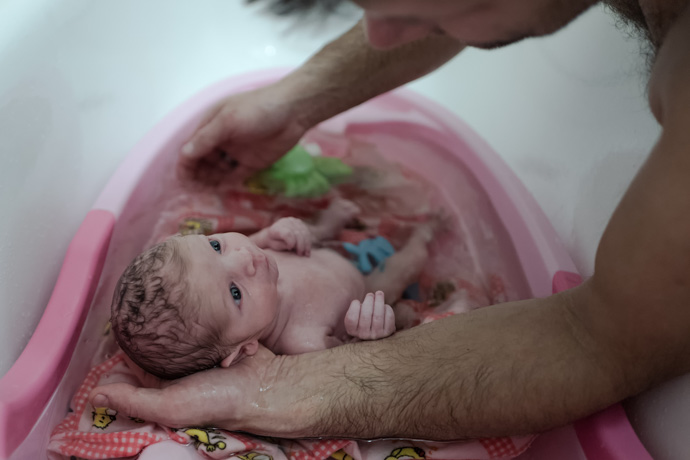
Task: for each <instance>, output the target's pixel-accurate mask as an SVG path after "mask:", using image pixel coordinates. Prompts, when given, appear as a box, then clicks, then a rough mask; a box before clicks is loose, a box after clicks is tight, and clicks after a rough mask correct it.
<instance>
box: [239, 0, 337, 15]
mask: <svg viewBox="0 0 690 460" xmlns="http://www.w3.org/2000/svg"><path fill="white" fill-rule="evenodd" d="M257 1H258V2H264V3H267V4H268V9H269V10H271V11H272V12H273V13H275V14H277V15H280V16H287V15H289V14H302V13H307V12H312V11H320V12H322V13H332V12H334V11H335V10H336V9H337V8H338V6H340V4H341V3H343V2H342V0H247V3H256V2H257Z"/></svg>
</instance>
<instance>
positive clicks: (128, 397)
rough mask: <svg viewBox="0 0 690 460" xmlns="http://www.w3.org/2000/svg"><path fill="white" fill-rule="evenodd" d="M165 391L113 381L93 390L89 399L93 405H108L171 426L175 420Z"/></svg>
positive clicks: (121, 411) (128, 413) (134, 415)
mask: <svg viewBox="0 0 690 460" xmlns="http://www.w3.org/2000/svg"><path fill="white" fill-rule="evenodd" d="M163 391H164V390H159V389H155V388H140V387H135V386H132V385H129V384H126V383H113V384H110V385H103V386H99V387H96V388H94V389H93V390H91V393H90V394H89V401H91V404H92V405H93V407H107V408H109V409H114V410H116V411H117V412H118V413H122V414H125V415H129V416H130V417H135V418H140V419H142V420H145V421H147V422H158V423H161V424H163V425H167V426H171V422H174V420H171V419H170V418H169V416H170V414H168V410H167V407H166V404H165V401H164V398H163ZM168 403H169V402H168Z"/></svg>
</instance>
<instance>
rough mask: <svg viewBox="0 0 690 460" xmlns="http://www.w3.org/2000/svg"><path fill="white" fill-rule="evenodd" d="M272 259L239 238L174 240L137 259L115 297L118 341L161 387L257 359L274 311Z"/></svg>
mask: <svg viewBox="0 0 690 460" xmlns="http://www.w3.org/2000/svg"><path fill="white" fill-rule="evenodd" d="M277 281H278V268H277V265H276V263H275V260H274V259H273V257H271V256H270V255H269V254H267V253H265V252H264V251H263V250H261V249H259V247H257V246H256V245H255V244H254V243H252V242H251V241H250V240H249V238H247V237H246V236H244V235H242V234H239V233H224V234H218V235H211V236H203V235H190V236H184V237H180V236H175V237H172V238H169V239H168V240H166V241H165V242H163V243H160V244H157V245H155V246H154V247H152V248H151V249H149V250H147V251H146V252H144V253H143V254H140V255H139V256H137V258H135V259H134V260H133V261H132V263H130V264H129V266H128V267H127V268H126V269H125V271H124V273H123V274H122V276H121V277H120V280H119V281H118V283H117V286H116V288H115V293H114V295H113V303H112V306H111V321H112V326H113V332H114V334H115V338H116V340H117V342H118V344H119V345H120V347H121V348H122V349H123V350H124V352H125V353H127V355H128V356H129V357H130V358H131V359H132V360H133V361H134V362H135V363H136V364H138V365H139V366H140V367H141V368H142V369H144V370H146V371H147V372H150V373H151V374H153V375H156V376H158V377H161V378H165V379H174V378H179V377H183V376H185V375H188V374H192V373H194V372H197V371H200V370H204V369H208V368H211V367H214V366H217V365H218V364H221V365H222V366H225V367H227V366H229V365H230V364H232V363H233V362H235V361H236V360H238V359H241V358H242V357H243V356H245V355H252V354H254V353H255V352H256V349H257V347H258V341H259V340H260V339H261V338H262V337H263V336H264V335H266V334H268V333H269V332H270V330H271V328H272V326H273V324H274V321H275V318H276V314H277V311H278V293H277Z"/></svg>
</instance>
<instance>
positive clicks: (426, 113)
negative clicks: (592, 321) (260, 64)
mask: <svg viewBox="0 0 690 460" xmlns="http://www.w3.org/2000/svg"><path fill="white" fill-rule="evenodd" d="M288 72H289V69H271V70H262V71H257V72H252V73H248V74H244V75H241V76H236V77H231V78H229V79H226V80H223V81H221V82H219V83H216V84H214V85H212V86H210V87H208V88H207V89H205V90H202V91H201V92H199V93H198V94H196V95H194V96H192V97H191V98H189V99H188V100H187V101H186V102H184V103H182V104H181V105H180V106H178V107H177V108H176V109H175V110H173V111H172V112H171V113H170V114H168V115H167V116H166V117H164V118H163V119H162V120H161V121H160V122H159V123H158V124H157V125H156V126H155V127H154V128H153V129H152V130H151V131H150V132H149V133H148V134H147V135H146V136H144V138H143V139H142V140H141V141H140V142H139V143H137V145H136V146H135V147H134V148H133V149H132V151H131V152H130V153H129V154H128V156H127V157H126V158H125V160H124V161H123V162H122V163H121V165H120V166H119V167H118V169H117V170H116V172H115V173H114V174H113V176H112V177H111V179H110V181H109V182H108V183H107V185H106V187H105V188H104V190H103V192H102V193H101V194H100V196H99V197H98V199H97V200H96V203H95V205H94V207H93V210H92V211H90V212H89V214H88V215H87V217H86V219H85V220H84V222H83V224H82V226H81V227H80V229H79V231H78V232H77V234H76V235H75V237H74V239H73V240H72V243H71V244H70V248H69V249H68V252H67V255H66V256H65V259H64V262H63V265H62V268H61V271H60V276H59V278H58V282H57V283H56V285H55V288H54V290H53V294H52V296H51V298H50V301H49V303H48V306H47V307H46V311H45V313H44V315H43V317H42V318H41V321H40V322H39V325H38V327H37V329H36V331H35V332H34V334H33V336H32V338H31V340H30V341H29V344H28V345H27V347H26V348H25V350H24V351H23V352H22V354H21V355H20V357H19V359H18V360H17V361H16V362H15V364H14V365H13V366H12V368H11V369H10V371H9V372H8V373H7V374H6V375H5V376H4V377H3V378H2V379H0V458H6V457H9V455H11V453H12V452H13V451H14V450H15V449H16V448H17V447H18V446H19V444H21V442H22V441H23V440H24V439H25V437H26V436H27V435H28V433H29V432H30V430H31V428H32V426H33V425H34V423H35V422H36V420H38V418H39V416H40V415H41V412H42V407H43V406H44V405H45V404H46V403H47V402H48V400H49V399H50V397H51V396H52V394H53V392H54V391H55V389H56V388H57V385H58V383H59V382H60V380H61V379H62V377H63V376H64V373H65V370H66V368H67V364H68V362H69V360H68V359H66V358H68V357H71V355H72V353H73V351H74V347H75V346H76V341H77V338H78V336H79V333H80V332H81V327H82V325H83V322H84V319H85V317H86V313H87V312H88V310H89V308H90V305H91V300H92V298H93V294H94V291H95V289H96V286H97V285H98V282H99V278H100V274H101V270H102V268H103V262H104V259H105V254H106V252H107V248H108V245H109V242H110V237H111V234H112V231H113V226H114V224H115V221H116V220H117V218H118V216H119V215H120V213H121V211H122V209H123V207H124V205H125V203H126V202H127V199H128V198H129V196H130V195H131V193H132V191H133V190H134V188H135V186H136V185H137V184H138V182H139V180H140V178H141V176H142V174H143V173H144V172H145V170H146V168H147V166H148V165H149V164H150V163H151V161H152V160H153V158H154V157H155V154H156V153H157V152H159V150H160V149H161V147H162V146H163V145H164V144H165V143H166V142H167V141H168V140H169V139H170V137H171V136H172V135H173V134H174V133H176V132H178V130H180V129H181V128H182V127H183V126H185V124H187V123H189V120H190V119H191V118H193V117H197V118H198V117H200V116H201V114H203V112H204V111H205V110H206V109H207V108H208V107H209V106H210V105H212V104H213V103H214V102H216V101H217V100H219V99H221V98H223V97H225V96H227V95H229V94H232V93H237V92H241V91H246V90H248V89H251V88H256V87H258V86H262V85H265V84H267V83H270V82H272V81H275V80H277V79H278V78H280V77H282V76H283V75H285V74H287V73H288ZM377 100H378V101H379V102H381V101H385V102H392V103H394V104H395V105H396V107H398V108H399V109H400V110H409V111H414V112H417V113H418V114H419V115H420V116H421V117H423V118H426V119H427V120H428V121H429V122H430V124H431V125H433V126H434V129H435V130H436V132H435V140H436V141H437V142H439V143H441V144H442V145H444V146H447V148H448V150H449V151H450V152H453V151H454V150H453V148H452V146H453V145H455V144H458V143H464V144H466V145H468V146H469V147H470V150H471V151H472V155H470V156H468V157H467V158H462V161H463V162H464V163H465V164H466V165H467V167H468V168H469V169H470V170H471V172H472V173H473V174H474V175H475V177H476V178H477V179H478V180H479V182H480V184H481V185H482V187H483V188H484V190H485V191H486V193H487V194H488V196H489V199H490V200H491V202H492V204H493V206H494V207H495V210H496V212H497V214H498V215H499V217H500V219H501V221H502V222H503V224H504V226H505V228H506V231H507V232H508V233H509V235H510V237H511V239H512V242H513V245H514V247H515V250H516V252H517V254H518V258H519V260H520V262H521V265H522V268H523V271H524V273H525V276H526V278H527V281H528V284H529V285H530V287H531V289H532V291H533V294H534V295H535V296H546V295H549V294H551V293H555V292H559V291H560V290H563V289H565V288H563V287H562V286H571V285H572V280H574V279H578V278H579V276H578V275H577V273H576V272H577V270H576V269H575V266H574V264H573V262H572V260H571V259H570V257H569V256H568V254H567V252H566V251H565V248H564V247H563V245H562V244H561V243H560V241H559V240H558V237H557V235H556V232H555V230H554V229H553V227H552V226H551V224H550V222H549V221H548V219H547V218H546V216H545V215H544V213H543V211H542V210H541V208H540V207H539V205H538V204H537V202H536V201H535V200H534V198H533V197H532V196H531V195H530V193H529V192H528V191H527V189H526V188H525V187H524V185H523V184H522V183H521V182H520V181H519V179H518V178H517V176H515V174H514V173H513V172H512V171H511V170H510V169H509V168H508V166H507V165H506V164H505V162H504V161H503V160H502V159H501V158H500V157H499V156H498V155H497V154H496V152H494V151H493V149H492V148H491V147H490V146H489V144H488V143H486V142H485V141H484V140H483V139H481V138H480V137H479V135H477V134H476V133H475V132H474V131H473V130H472V129H471V128H470V127H469V126H468V125H467V124H466V123H464V122H463V121H461V120H460V119H459V118H458V117H457V116H456V115H455V114H453V113H452V112H450V111H449V110H447V109H445V108H444V107H442V106H440V105H438V104H437V103H435V102H433V101H431V100H429V99H427V98H425V97H423V96H421V95H418V94H416V93H413V92H412V91H410V90H407V89H401V90H396V91H394V92H392V93H388V94H385V95H382V96H379V97H378V98H375V99H374V100H372V102H370V103H368V104H370V105H371V104H376V101H377ZM356 110H357V109H355V111H351V112H349V115H348V113H346V114H343V115H340V116H339V117H336V118H343V119H348V117H351V116H352V114H353V113H355V114H356V113H357V112H356ZM326 123H329V122H326ZM535 251H536V253H537V254H539V256H540V257H535ZM564 274H566V275H564ZM564 276H565V277H566V278H568V279H569V280H570V281H563V280H562V279H561V278H563V277H564ZM566 288H567V287H566ZM75 293H78V295H75ZM61 323H62V324H61ZM56 324H57V325H60V327H55V326H56ZM47 344H49V345H50V347H48V348H50V353H46V352H45V351H44V350H45V349H46V345H47ZM29 371H30V373H29ZM29 382H31V383H29ZM19 414H21V415H19ZM575 430H576V432H577V435H578V438H579V439H580V442H581V444H582V447H583V450H584V451H585V453H586V455H587V457H588V458H589V459H590V460H604V459H609V460H634V459H637V460H648V459H649V460H651V456H649V454H648V453H647V452H646V450H645V449H644V447H643V446H642V443H641V442H640V441H639V439H638V438H637V436H636V435H635V433H634V431H633V429H632V427H631V426H630V423H629V421H628V419H627V417H626V415H625V412H624V411H623V410H622V408H621V407H620V405H618V404H617V405H614V406H612V407H611V408H609V409H607V410H606V411H603V412H602V413H600V414H595V415H592V416H590V417H588V418H586V419H584V420H581V421H578V422H576V423H575Z"/></svg>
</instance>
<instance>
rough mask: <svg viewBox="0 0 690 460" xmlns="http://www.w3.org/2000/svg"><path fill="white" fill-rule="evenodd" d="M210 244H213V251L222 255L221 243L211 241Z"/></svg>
mask: <svg viewBox="0 0 690 460" xmlns="http://www.w3.org/2000/svg"><path fill="white" fill-rule="evenodd" d="M209 243H210V244H211V247H212V248H213V250H214V251H216V252H217V253H218V254H220V243H219V242H218V241H216V240H210V241H209Z"/></svg>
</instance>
